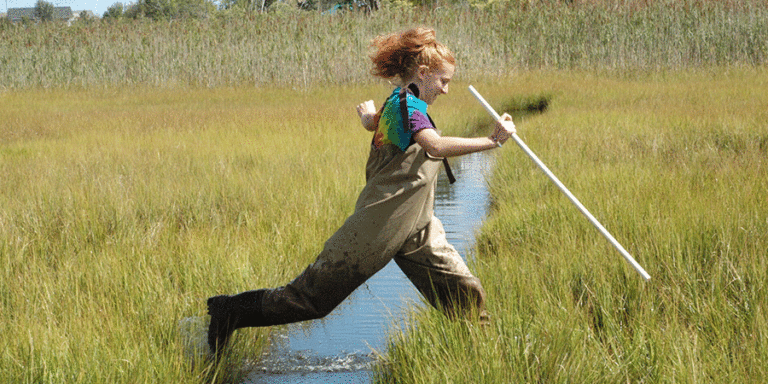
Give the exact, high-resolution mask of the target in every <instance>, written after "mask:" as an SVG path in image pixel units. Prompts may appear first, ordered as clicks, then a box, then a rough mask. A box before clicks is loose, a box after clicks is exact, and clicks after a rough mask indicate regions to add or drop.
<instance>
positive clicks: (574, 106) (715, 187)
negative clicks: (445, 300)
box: [380, 69, 768, 383]
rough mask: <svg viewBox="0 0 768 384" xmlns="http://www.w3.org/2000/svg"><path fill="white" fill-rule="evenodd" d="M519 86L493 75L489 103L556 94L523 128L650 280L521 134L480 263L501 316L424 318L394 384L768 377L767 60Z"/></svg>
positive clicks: (498, 183)
mask: <svg viewBox="0 0 768 384" xmlns="http://www.w3.org/2000/svg"><path fill="white" fill-rule="evenodd" d="M505 85H507V84H505ZM507 87H508V88H505V87H504V86H493V85H491V84H488V85H485V86H483V88H486V89H487V92H486V93H487V95H486V97H487V98H489V99H490V100H499V101H501V100H504V99H505V97H508V95H509V92H510V91H508V90H509V89H513V91H511V92H512V94H513V95H523V96H524V95H526V94H528V93H534V94H536V93H540V94H550V95H552V99H551V103H550V107H549V109H548V110H547V111H546V112H545V113H543V114H539V115H534V116H529V117H528V118H525V119H523V120H522V121H520V122H519V123H518V124H517V125H518V130H519V131H520V134H521V137H522V138H523V140H524V141H526V143H527V144H528V145H529V146H530V147H531V148H532V149H533V150H534V151H535V152H536V153H537V154H538V156H539V157H540V158H541V159H542V160H543V161H544V162H545V163H546V164H547V165H548V166H549V168H550V169H551V170H552V171H553V172H554V173H555V174H556V175H558V176H559V178H560V179H561V180H562V181H563V183H564V184H565V185H566V186H568V187H569V189H570V190H571V191H572V192H573V193H574V194H575V195H576V196H577V197H579V199H580V200H581V201H582V203H584V205H585V206H586V207H587V208H589V209H590V211H591V212H592V213H593V214H594V215H595V216H596V217H597V218H598V219H599V220H600V221H601V222H602V223H603V224H604V225H605V226H606V227H607V228H608V229H609V231H611V233H612V234H613V235H614V236H615V237H616V238H617V239H618V240H619V242H621V243H622V244H623V245H624V246H625V247H626V248H627V249H628V250H629V252H630V253H631V254H633V255H634V256H635V258H636V259H638V261H639V262H640V263H641V264H642V265H643V266H644V267H645V268H646V269H647V270H648V272H649V273H650V274H651V276H652V279H651V280H650V281H648V282H645V281H644V280H643V279H642V278H641V277H640V275H638V274H637V273H636V272H635V271H634V270H633V269H632V268H631V267H630V266H629V265H628V264H627V263H625V262H624V260H623V258H622V257H621V255H620V254H619V253H618V252H617V251H616V250H615V249H613V248H612V247H611V245H610V244H609V243H608V242H607V241H606V240H605V239H604V238H603V237H601V236H600V235H599V233H598V232H597V230H595V229H594V228H593V227H592V226H591V225H590V224H589V223H588V221H587V220H586V219H585V218H584V217H583V216H582V215H581V214H580V213H579V212H578V210H576V208H575V207H574V206H573V205H572V204H571V203H570V202H569V201H568V200H567V199H566V198H565V196H563V195H562V193H561V192H560V191H559V190H558V189H557V188H556V187H555V186H554V184H553V183H551V182H550V181H549V179H547V178H546V176H544V174H543V173H542V172H541V171H540V170H539V169H538V168H537V167H536V166H535V165H534V164H533V162H532V161H530V159H528V158H527V157H526V156H525V155H524V153H523V152H522V151H521V150H519V148H516V147H514V148H513V147H511V146H514V144H512V145H508V146H507V147H505V148H504V150H503V151H501V156H500V157H499V159H498V162H497V172H496V173H495V175H494V178H493V181H492V196H493V197H494V204H493V211H492V213H491V216H490V218H489V220H488V221H487V223H486V224H485V226H484V227H483V229H482V232H481V234H480V235H479V238H478V248H477V256H476V263H475V265H474V268H475V270H476V271H477V274H478V276H479V277H480V278H481V279H482V280H483V282H484V285H485V288H486V290H487V291H488V294H489V305H490V311H491V312H492V315H493V321H492V323H491V325H489V326H487V327H478V326H476V325H468V324H465V323H462V322H450V321H448V320H446V319H445V318H444V316H442V315H440V314H439V313H436V311H428V312H425V313H421V314H418V315H416V316H415V320H416V321H418V328H415V329H413V330H411V331H409V332H407V333H406V334H404V335H395V336H394V337H393V344H392V345H391V350H390V352H389V355H388V359H389V361H388V364H387V365H385V368H386V369H385V371H384V372H383V373H382V375H381V377H380V382H391V383H395V382H396V383H478V382H483V383H522V382H546V383H567V382H574V383H585V382H599V383H618V382H629V383H642V382H645V383H698V382H706V383H713V382H714V383H720V382H722V383H725V382H727V383H753V382H761V381H762V380H764V378H765V377H767V376H768V372H766V362H767V361H768V346H767V345H766V343H765V339H766V336H768V335H767V334H766V329H768V321H767V318H766V314H768V298H767V297H768V295H766V288H768V287H767V286H766V285H767V284H768V275H767V272H766V271H768V268H767V267H768V266H767V265H766V262H767V260H768V200H767V199H766V191H768V123H767V122H768V110H767V109H766V108H765V106H766V105H768V94H766V92H765V89H768V88H767V87H768V73H767V72H766V71H765V69H743V70H732V69H721V70H715V69H712V70H704V71H686V72H681V73H674V74H671V73H664V74H655V75H648V76H642V77H637V78H628V77H623V76H622V77H611V76H599V77H597V76H593V75H590V74H588V73H581V72H548V73H541V72H531V73H525V74H521V75H520V76H519V77H517V78H516V79H515V80H514V81H513V82H512V83H510V84H508V85H507ZM478 88H479V89H480V87H479V86H478ZM481 91H482V90H481Z"/></svg>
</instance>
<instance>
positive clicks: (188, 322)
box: [178, 316, 211, 361]
mask: <svg viewBox="0 0 768 384" xmlns="http://www.w3.org/2000/svg"><path fill="white" fill-rule="evenodd" d="M210 321H211V319H210V317H208V316H205V317H202V316H192V317H185V318H183V319H181V320H179V323H178V327H179V337H180V338H181V343H182V345H183V346H184V358H186V359H187V360H192V361H194V360H196V359H201V358H205V357H207V356H208V354H209V353H210V348H208V324H209V323H210Z"/></svg>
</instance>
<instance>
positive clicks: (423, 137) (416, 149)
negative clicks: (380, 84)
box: [208, 28, 515, 355]
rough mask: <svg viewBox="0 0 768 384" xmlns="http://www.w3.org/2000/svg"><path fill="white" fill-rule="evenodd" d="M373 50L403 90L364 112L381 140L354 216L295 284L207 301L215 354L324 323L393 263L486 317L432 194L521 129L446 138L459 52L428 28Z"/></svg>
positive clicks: (430, 294) (480, 293) (420, 284)
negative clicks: (252, 332)
mask: <svg viewBox="0 0 768 384" xmlns="http://www.w3.org/2000/svg"><path fill="white" fill-rule="evenodd" d="M371 45H372V47H373V48H374V52H373V54H372V55H371V57H370V58H371V60H372V62H373V69H372V71H371V72H372V74H373V75H374V76H377V77H380V78H383V79H386V80H389V81H390V82H392V83H394V84H396V85H397V86H398V87H397V88H395V90H394V91H393V92H392V94H391V95H390V96H389V97H388V98H387V99H386V101H385V103H384V105H383V106H382V108H381V109H380V110H379V111H377V110H376V108H375V105H374V103H373V101H370V100H369V101H366V102H364V103H362V104H360V105H358V107H357V112H358V114H359V116H360V120H361V122H362V124H363V126H364V127H365V128H366V129H368V130H369V131H373V132H375V134H374V137H373V140H372V143H371V152H370V155H369V158H368V163H367V165H366V186H365V187H364V188H363V190H362V192H361V193H360V197H359V198H358V200H357V203H356V205H355V212H354V213H353V214H352V216H350V217H349V218H348V219H347V220H346V221H345V222H344V224H343V225H342V226H341V228H340V229H339V230H338V231H336V233H335V234H334V235H333V236H331V238H330V239H329V240H328V241H326V243H325V246H324V248H323V251H322V252H321V253H320V255H319V256H318V257H317V260H316V261H315V262H314V263H312V264H311V265H309V266H308V267H307V268H306V269H305V270H304V272H302V273H301V274H300V275H299V276H298V277H296V278H295V279H294V280H293V281H291V282H290V283H288V284H287V285H285V286H283V287H279V288H272V289H260V290H255V291H247V292H243V293H240V294H237V295H233V296H228V295H221V296H214V297H211V298H209V299H208V313H209V314H210V315H211V323H210V326H209V329H208V343H209V345H210V348H211V350H212V351H213V352H214V353H215V354H217V355H218V353H220V352H221V350H222V347H223V346H224V345H225V344H226V343H227V340H228V339H229V337H230V335H231V334H232V332H233V331H234V330H235V329H238V328H244V327H261V326H270V325H277V324H286V323H292V322H297V321H304V320H310V319H316V318H321V317H324V316H325V315H327V314H328V313H329V312H331V310H333V309H334V308H335V307H336V306H337V305H339V304H340V303H341V302H342V300H344V299H345V298H346V297H347V296H349V295H350V294H351V293H352V291H354V290H355V289H356V288H357V287H358V286H360V285H361V284H363V283H364V282H365V281H366V280H367V279H368V278H369V277H371V276H373V275H374V274H375V273H376V272H377V271H379V270H380V269H382V268H383V267H384V266H386V265H387V263H389V261H390V260H392V259H394V260H395V262H396V263H397V265H398V266H399V267H400V269H401V270H402V271H403V272H404V273H405V275H406V276H408V278H409V279H410V281H411V282H412V283H413V284H414V285H415V286H416V288H417V289H418V290H419V291H420V292H421V293H422V294H423V295H424V296H425V297H426V298H427V300H428V301H429V302H430V303H431V304H432V305H433V306H435V307H437V308H440V309H442V310H443V311H444V312H445V313H446V314H448V315H449V316H455V315H459V314H464V313H474V314H479V315H480V316H483V315H484V313H485V312H484V302H485V291H484V290H483V287H482V285H481V284H480V281H479V280H478V279H477V278H476V277H475V276H473V275H472V274H471V273H470V271H469V269H468V268H467V266H466V265H465V264H464V262H463V261H462V258H461V256H460V255H459V253H458V252H457V251H456V249H454V247H453V246H451V245H450V244H449V243H448V241H447V240H446V238H445V231H444V230H443V226H442V224H441V223H440V220H438V219H437V218H436V217H435V216H434V211H433V209H434V190H435V185H436V181H437V175H438V173H439V170H440V167H441V165H443V163H444V158H445V157H451V156H460V155H464V154H468V153H472V152H477V151H482V150H489V149H493V148H496V147H498V146H499V145H501V144H502V143H504V142H505V141H506V140H507V139H508V138H509V137H510V136H511V133H513V132H515V126H514V124H513V123H512V119H511V117H510V116H509V115H507V114H504V115H503V116H502V118H501V120H500V121H498V122H497V123H496V125H495V129H494V131H493V133H492V134H491V135H490V136H488V137H476V138H459V137H444V136H440V135H439V133H438V132H437V130H436V128H435V125H434V123H433V122H432V119H431V118H430V117H429V115H428V114H427V106H429V105H430V104H432V103H434V102H435V100H436V99H437V97H438V96H441V95H443V94H446V93H448V84H449V82H450V81H451V78H452V77H453V73H454V70H455V65H456V64H455V59H454V56H453V53H452V52H451V51H450V50H449V49H448V48H446V47H445V46H444V45H442V44H441V43H439V42H438V41H437V40H436V37H435V31H434V30H432V29H428V28H414V29H409V30H407V31H404V32H402V33H397V34H390V35H385V36H379V37H377V38H375V39H374V40H373V42H372V44H371ZM445 164H446V165H447V162H446V163H445Z"/></svg>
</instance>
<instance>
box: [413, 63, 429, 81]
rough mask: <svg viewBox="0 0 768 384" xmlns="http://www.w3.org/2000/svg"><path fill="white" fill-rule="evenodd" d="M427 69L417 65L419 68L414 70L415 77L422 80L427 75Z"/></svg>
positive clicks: (424, 66)
mask: <svg viewBox="0 0 768 384" xmlns="http://www.w3.org/2000/svg"><path fill="white" fill-rule="evenodd" d="M429 72H430V70H429V67H427V66H426V65H419V68H418V69H417V70H416V75H417V76H418V77H419V79H421V80H424V79H425V78H426V77H427V75H429Z"/></svg>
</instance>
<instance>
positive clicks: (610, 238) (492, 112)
mask: <svg viewBox="0 0 768 384" xmlns="http://www.w3.org/2000/svg"><path fill="white" fill-rule="evenodd" d="M469 91H470V92H472V94H473V95H475V97H476V98H477V100H479V101H480V104H482V105H483V107H485V110H486V111H488V113H489V114H490V115H491V116H492V117H493V118H494V119H496V120H497V121H498V120H500V119H501V117H500V116H499V114H498V113H496V111H495V110H494V109H493V107H491V105H490V104H488V102H487V101H485V99H484V98H483V96H481V95H480V94H479V93H478V92H477V90H475V87H473V86H471V85H470V86H469ZM512 138H513V139H514V140H515V142H516V143H517V145H519V146H520V148H522V149H523V151H524V152H525V153H526V154H527V155H528V157H530V158H531V160H533V162H534V163H536V165H538V166H539V168H541V170H542V171H544V173H545V174H546V175H547V176H548V177H549V178H550V179H551V180H552V181H553V182H554V183H555V185H557V187H558V188H560V190H561V191H563V193H564V194H565V196H567V197H568V199H570V200H571V202H572V203H573V204H574V205H575V206H576V208H578V209H579V211H581V213H583V214H584V216H586V217H587V219H589V221H590V222H591V223H592V225H594V226H595V228H597V230H598V231H600V233H602V234H603V236H605V238H606V239H608V241H610V242H611V244H613V246H614V247H615V248H616V249H617V250H618V251H619V252H620V253H621V255H622V256H624V258H625V259H627V261H628V262H629V263H630V264H632V266H633V267H634V268H635V270H637V272H638V273H640V275H641V276H643V278H644V279H645V280H650V278H651V275H649V274H648V272H646V271H645V269H643V267H642V266H640V264H638V263H637V261H635V259H634V258H633V257H632V255H630V254H629V252H627V250H626V249H624V247H622V246H621V244H619V242H618V241H616V239H614V238H613V236H611V234H610V233H609V232H608V230H607V229H605V227H603V225H602V224H600V222H598V221H597V219H595V217H594V216H592V214H591V213H589V211H588V210H587V208H585V207H584V205H582V204H581V202H579V199H577V198H576V196H574V195H573V194H572V193H571V191H569V190H568V188H566V187H565V185H563V183H561V182H560V180H558V178H557V176H555V175H554V174H553V173H552V172H551V171H550V170H549V168H547V166H546V165H544V163H543V162H541V160H539V158H538V157H537V156H536V154H535V153H533V151H531V149H530V148H528V146H527V145H525V143H524V142H523V140H521V139H520V137H518V136H517V134H516V133H513V134H512Z"/></svg>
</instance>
